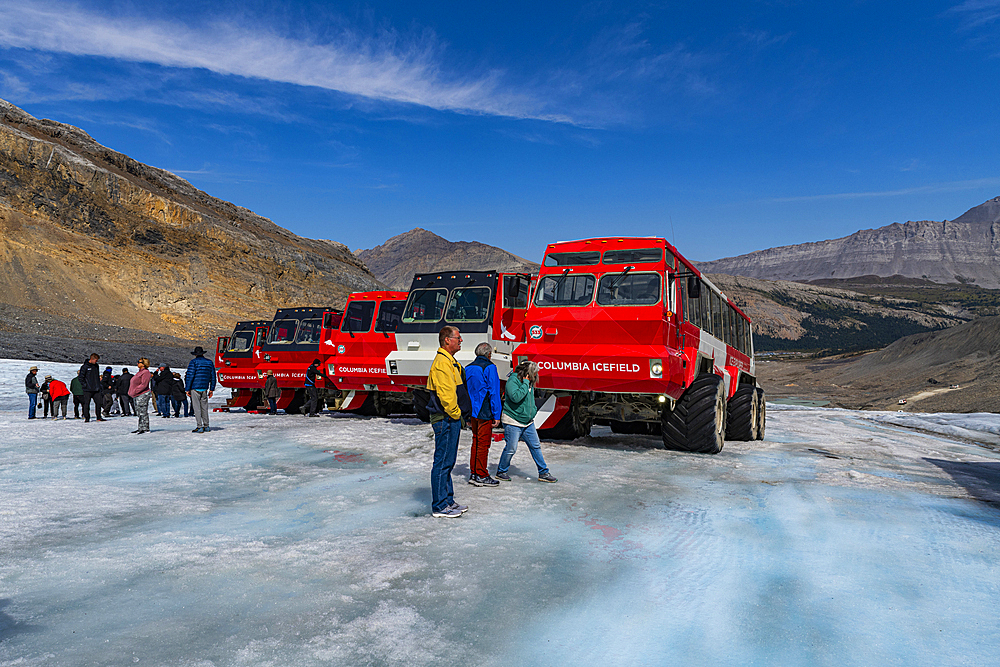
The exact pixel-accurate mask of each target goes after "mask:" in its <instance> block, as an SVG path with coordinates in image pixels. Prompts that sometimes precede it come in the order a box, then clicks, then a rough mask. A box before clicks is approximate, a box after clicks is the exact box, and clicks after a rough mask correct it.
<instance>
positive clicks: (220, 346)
mask: <svg viewBox="0 0 1000 667" xmlns="http://www.w3.org/2000/svg"><path fill="white" fill-rule="evenodd" d="M227 347H229V336H219V338H218V339H217V340H216V341H215V367H216V368H218V367H219V366H221V365H222V364H223V363H225V362H224V361H223V359H222V354H223V353H224V352H225V351H226V348H227Z"/></svg>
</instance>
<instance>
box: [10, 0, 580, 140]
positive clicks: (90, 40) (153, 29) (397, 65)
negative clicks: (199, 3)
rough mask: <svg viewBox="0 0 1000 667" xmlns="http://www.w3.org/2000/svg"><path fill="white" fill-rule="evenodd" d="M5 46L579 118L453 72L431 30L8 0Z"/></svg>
mask: <svg viewBox="0 0 1000 667" xmlns="http://www.w3.org/2000/svg"><path fill="white" fill-rule="evenodd" d="M0 46H4V47H13V48H21V49H32V50H36V51H43V52H52V53H63V54H70V55H75V56H96V57H103V58H112V59H116V60H120V61H125V62H139V63H153V64H157V65H161V66H165V67H175V68H203V69H205V70H209V71H211V72H215V73H218V74H223V75H233V76H240V77H247V78H252V79H262V80H268V81H276V82H283V83H290V84H295V85H301V86H315V87H317V88H323V89H328V90H334V91H339V92H342V93H346V94H349V95H356V96H358V97H361V98H366V99H371V100H379V101H385V102H399V103H405V104H414V105H418V106H423V107H428V108H432V109H437V110H445V111H454V112H459V113H472V114H487V115H496V116H505V117H512V118H533V119H542V120H548V121H555V122H567V123H572V122H573V120H572V118H570V117H569V116H567V115H565V114H562V113H554V112H550V111H548V109H547V105H546V104H545V103H544V102H543V101H542V100H539V99H537V98H536V97H534V96H533V95H531V94H530V93H526V92H518V91H512V90H508V89H506V88H505V87H504V85H503V82H502V81H501V79H502V73H501V72H499V71H496V70H493V71H487V72H484V73H482V74H479V75H477V76H462V75H453V74H449V73H448V72H446V71H445V68H444V66H443V64H442V61H441V57H440V56H441V52H442V48H443V47H442V46H441V45H440V44H439V43H438V42H437V40H436V39H435V38H434V37H433V35H430V34H427V33H425V34H424V35H423V36H421V37H420V38H417V39H415V40H410V41H406V40H403V39H401V38H400V37H399V36H398V35H396V34H395V33H392V32H389V31H381V32H380V33H379V34H376V35H374V36H369V35H362V34H358V33H352V32H351V31H349V30H342V31H340V32H339V33H338V34H337V36H336V38H335V39H328V40H318V39H302V38H294V37H290V36H287V35H282V34H279V33H277V32H275V31H272V30H268V29H266V28H261V27H256V26H247V25H242V24H240V23H238V22H232V21H216V22H211V23H208V24H201V25H197V26H193V25H186V24H182V23H179V22H176V21H166V20H153V19H148V18H141V17H136V16H110V15H107V14H102V13H99V12H97V11H94V10H89V9H85V8H81V7H78V6H73V5H65V4H60V3H52V2H45V3H41V2H37V1H36V0H15V1H13V2H11V1H9V0H0Z"/></svg>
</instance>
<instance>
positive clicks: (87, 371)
mask: <svg viewBox="0 0 1000 667" xmlns="http://www.w3.org/2000/svg"><path fill="white" fill-rule="evenodd" d="M100 358H101V355H99V354H97V353H96V352H94V353H93V354H91V355H90V360H89V361H85V362H84V363H83V366H80V373H79V375H80V382H81V384H83V423H85V424H86V423H87V422H89V421H90V401H91V400H93V401H94V411H95V412H96V413H97V421H99V422H102V421H105V420H104V418H103V417H101V368H100V367H99V366H98V365H97V361H98V360H99V359H100Z"/></svg>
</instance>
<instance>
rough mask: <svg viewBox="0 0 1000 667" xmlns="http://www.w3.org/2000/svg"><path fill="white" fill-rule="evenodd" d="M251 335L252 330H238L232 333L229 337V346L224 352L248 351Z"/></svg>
mask: <svg viewBox="0 0 1000 667" xmlns="http://www.w3.org/2000/svg"><path fill="white" fill-rule="evenodd" d="M253 336H254V332H253V331H240V332H237V333H235V334H233V337H232V338H230V339H229V347H227V348H226V352H249V351H250V347H251V346H252V345H253Z"/></svg>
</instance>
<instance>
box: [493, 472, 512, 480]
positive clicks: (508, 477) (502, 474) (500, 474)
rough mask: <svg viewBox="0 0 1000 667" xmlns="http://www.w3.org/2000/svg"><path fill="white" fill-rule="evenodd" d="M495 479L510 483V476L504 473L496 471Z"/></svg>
mask: <svg viewBox="0 0 1000 667" xmlns="http://www.w3.org/2000/svg"><path fill="white" fill-rule="evenodd" d="M496 478H497V479H502V480H503V481H505V482H509V481H510V475H508V474H507V473H505V472H500V471H497V474H496Z"/></svg>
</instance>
